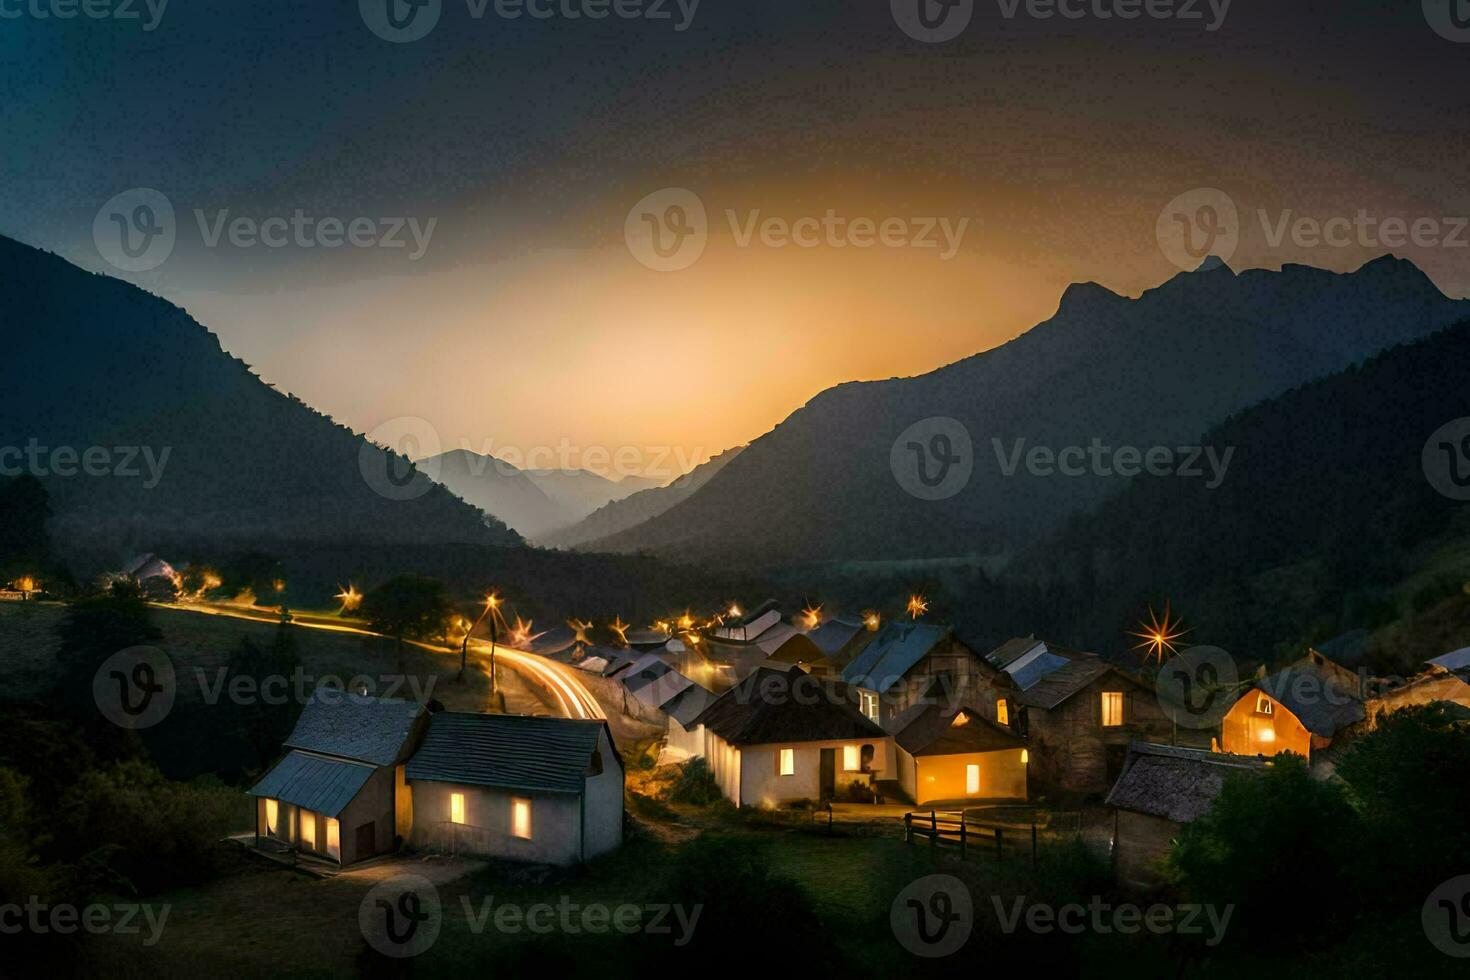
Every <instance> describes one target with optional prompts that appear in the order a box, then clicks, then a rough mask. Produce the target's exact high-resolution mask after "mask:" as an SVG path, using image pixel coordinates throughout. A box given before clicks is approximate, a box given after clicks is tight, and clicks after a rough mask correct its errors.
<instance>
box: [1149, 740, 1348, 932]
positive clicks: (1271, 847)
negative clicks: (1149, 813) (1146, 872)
mask: <svg viewBox="0 0 1470 980" xmlns="http://www.w3.org/2000/svg"><path fill="white" fill-rule="evenodd" d="M1360 839H1361V827H1360V824H1359V822H1358V817H1357V814H1356V812H1354V810H1353V808H1352V806H1351V805H1350V804H1349V803H1348V798H1347V792H1346V790H1345V789H1344V788H1343V786H1342V785H1341V784H1340V783H1337V782H1332V781H1326V780H1319V779H1315V778H1314V777H1313V776H1312V775H1311V773H1310V772H1309V771H1308V768H1307V762H1306V760H1305V759H1303V758H1302V757H1301V756H1298V755H1293V754H1291V753H1283V754H1281V755H1278V756H1276V757H1275V759H1274V761H1273V763H1272V765H1271V766H1270V767H1269V768H1268V769H1265V770H1262V771H1251V770H1245V771H1240V772H1235V773H1232V774H1231V775H1230V776H1229V777H1228V778H1227V779H1226V781H1225V785H1224V787H1223V788H1222V789H1221V791H1220V795H1219V796H1218V797H1216V799H1215V804H1214V806H1213V807H1212V808H1211V810H1210V812H1209V813H1207V814H1205V815H1204V816H1203V817H1201V818H1200V819H1199V820H1196V821H1195V822H1194V823H1191V824H1186V825H1185V827H1184V829H1183V831H1182V832H1181V834H1180V836H1179V841H1178V843H1177V844H1176V845H1175V848H1174V851H1173V853H1172V854H1171V858H1170V859H1171V862H1172V864H1173V867H1174V869H1175V871H1176V872H1177V873H1178V876H1179V878H1180V880H1181V882H1182V884H1184V885H1185V887H1186V888H1187V889H1188V890H1189V892H1190V894H1191V897H1192V898H1193V899H1194V900H1196V901H1201V902H1208V903H1212V904H1215V905H1217V906H1220V907H1224V906H1226V905H1233V906H1234V919H1233V920H1232V923H1231V928H1230V935H1231V939H1235V940H1243V941H1244V943H1245V945H1246V946H1247V948H1251V949H1254V950H1257V951H1269V950H1297V949H1298V948H1301V947H1306V946H1310V945H1312V944H1315V943H1329V942H1331V941H1332V940H1333V938H1334V937H1335V936H1337V935H1340V934H1341V932H1342V929H1343V927H1344V926H1345V925H1346V924H1347V923H1349V922H1350V921H1351V920H1352V917H1353V916H1354V915H1355V914H1356V910H1357V907H1358V903H1357V902H1356V901H1355V899H1354V888H1353V878H1352V874H1351V863H1352V859H1353V856H1354V855H1355V854H1356V853H1358V851H1357V848H1358V846H1359V840H1360Z"/></svg>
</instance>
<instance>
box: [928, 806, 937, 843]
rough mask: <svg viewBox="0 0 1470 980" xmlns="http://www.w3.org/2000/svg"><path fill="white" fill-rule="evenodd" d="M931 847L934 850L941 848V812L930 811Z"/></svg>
mask: <svg viewBox="0 0 1470 980" xmlns="http://www.w3.org/2000/svg"><path fill="white" fill-rule="evenodd" d="M929 846H930V847H931V848H934V847H938V846H939V811H938V810H930V811H929Z"/></svg>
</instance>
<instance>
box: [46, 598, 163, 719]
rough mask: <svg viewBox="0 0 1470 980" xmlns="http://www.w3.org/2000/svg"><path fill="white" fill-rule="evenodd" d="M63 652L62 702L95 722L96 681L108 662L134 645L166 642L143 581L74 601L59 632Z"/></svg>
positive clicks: (59, 693) (59, 654)
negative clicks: (163, 640) (94, 693)
mask: <svg viewBox="0 0 1470 980" xmlns="http://www.w3.org/2000/svg"><path fill="white" fill-rule="evenodd" d="M56 632H57V636H58V637H59V638H60V640H61V649H60V650H58V651H57V654H56V659H57V661H58V662H59V663H60V665H61V674H60V677H59V679H58V681H57V692H56V693H57V699H56V700H57V701H58V702H59V703H60V704H62V705H64V706H66V707H67V708H68V709H70V710H71V711H72V713H73V714H74V715H76V717H78V718H84V719H87V720H89V721H90V720H95V718H96V712H95V711H94V710H93V708H94V704H93V700H92V679H93V677H94V676H95V675H96V673H97V670H98V668H100V667H101V666H102V662H103V661H104V660H106V659H107V658H108V657H110V656H112V655H113V654H115V653H120V652H122V651H123V650H127V649H129V648H130V647H137V646H149V645H152V644H155V643H158V642H159V641H160V640H162V639H163V631H162V630H160V629H159V628H158V627H157V626H155V625H154V623H153V615H152V612H151V611H150V610H149V608H148V603H147V602H146V601H145V600H144V598H143V593H142V591H141V590H140V589H139V587H138V583H136V582H133V581H129V580H122V581H118V582H114V583H113V584H112V585H111V586H110V587H109V588H108V590H107V591H106V592H104V593H103V594H102V595H97V596H88V597H86V598H83V599H78V600H76V601H75V602H72V603H71V604H70V606H69V607H68V608H67V611H66V617H65V618H64V619H62V621H61V623H60V624H59V625H58V626H57V628H56Z"/></svg>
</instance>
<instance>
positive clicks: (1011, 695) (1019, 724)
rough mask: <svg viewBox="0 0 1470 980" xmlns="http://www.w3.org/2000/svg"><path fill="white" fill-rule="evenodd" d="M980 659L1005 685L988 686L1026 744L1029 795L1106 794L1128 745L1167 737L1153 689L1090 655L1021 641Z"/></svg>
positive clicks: (1001, 714) (1003, 718)
mask: <svg viewBox="0 0 1470 980" xmlns="http://www.w3.org/2000/svg"><path fill="white" fill-rule="evenodd" d="M985 659H986V662H987V664H988V665H989V666H990V667H992V668H994V669H997V670H999V671H1000V672H1002V673H1003V674H1005V675H1006V677H1007V678H1008V681H1009V686H1008V687H1007V686H1005V685H1001V684H995V685H993V686H992V690H993V695H992V697H993V703H994V705H995V711H996V717H997V721H999V722H1000V723H1002V724H1007V725H1009V726H1011V727H1012V729H1013V730H1015V731H1016V733H1017V734H1019V735H1021V736H1022V737H1024V738H1025V739H1026V741H1027V744H1028V747H1029V748H1030V756H1031V768H1030V778H1031V788H1032V792H1037V791H1040V792H1044V793H1082V794H1091V793H1104V792H1106V791H1107V790H1108V788H1109V787H1110V786H1112V785H1113V782H1114V781H1115V780H1116V779H1117V777H1118V774H1119V773H1120V772H1121V771H1122V768H1123V760H1124V758H1125V757H1126V755H1127V752H1128V744H1129V742H1131V741H1133V740H1135V739H1159V738H1164V737H1166V736H1168V735H1169V734H1170V732H1171V729H1172V726H1171V724H1170V722H1169V720H1168V718H1167V716H1166V715H1165V714H1164V712H1163V710H1162V709H1161V708H1160V706H1159V703H1158V698H1157V696H1156V694H1155V691H1154V689H1153V687H1152V686H1150V685H1148V684H1145V683H1143V682H1142V681H1140V680H1139V679H1138V678H1136V677H1134V676H1133V675H1131V674H1129V673H1127V672H1125V671H1123V670H1121V669H1120V668H1118V667H1117V666H1115V665H1114V664H1112V663H1110V662H1108V661H1106V660H1104V659H1102V658H1101V657H1099V656H1097V655H1096V654H1092V653H1085V652H1082V651H1079V650H1072V649H1069V648H1066V647H1061V646H1058V645H1056V644H1051V643H1047V642H1046V641H1043V640H1036V639H1034V638H1026V639H1016V640H1010V641H1007V642H1006V643H1004V644H1002V645H1001V646H1000V647H997V648H996V649H995V650H993V651H991V653H989V654H988V655H987V656H986V658H985Z"/></svg>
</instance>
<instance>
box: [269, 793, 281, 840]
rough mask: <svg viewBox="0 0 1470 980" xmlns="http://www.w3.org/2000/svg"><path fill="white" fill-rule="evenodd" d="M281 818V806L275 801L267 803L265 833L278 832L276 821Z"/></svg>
mask: <svg viewBox="0 0 1470 980" xmlns="http://www.w3.org/2000/svg"><path fill="white" fill-rule="evenodd" d="M280 816H281V807H280V804H279V803H277V802H276V801H275V800H266V801H265V832H266V833H267V834H274V833H275V832H276V820H278V819H279V818H280Z"/></svg>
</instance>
